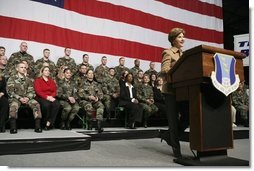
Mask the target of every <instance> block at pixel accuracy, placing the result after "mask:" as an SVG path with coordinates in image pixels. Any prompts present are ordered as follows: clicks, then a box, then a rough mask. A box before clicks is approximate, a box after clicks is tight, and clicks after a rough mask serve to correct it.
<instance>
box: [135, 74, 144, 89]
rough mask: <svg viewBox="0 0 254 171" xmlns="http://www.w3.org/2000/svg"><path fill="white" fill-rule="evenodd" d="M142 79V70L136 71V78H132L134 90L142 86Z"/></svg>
mask: <svg viewBox="0 0 254 171" xmlns="http://www.w3.org/2000/svg"><path fill="white" fill-rule="evenodd" d="M143 77H144V72H143V71H142V70H140V71H138V74H137V77H134V86H135V87H136V88H137V87H138V86H140V85H142V84H143Z"/></svg>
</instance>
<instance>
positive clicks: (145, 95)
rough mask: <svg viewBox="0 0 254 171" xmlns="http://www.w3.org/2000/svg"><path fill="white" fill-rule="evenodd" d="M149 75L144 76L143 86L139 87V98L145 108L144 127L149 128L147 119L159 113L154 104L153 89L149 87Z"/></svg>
mask: <svg viewBox="0 0 254 171" xmlns="http://www.w3.org/2000/svg"><path fill="white" fill-rule="evenodd" d="M149 81H150V80H149V75H146V74H145V75H144V77H143V84H141V85H139V86H138V87H137V98H138V100H139V102H140V104H141V105H142V106H143V108H144V122H143V124H144V127H145V128H146V127H147V119H148V118H149V116H151V115H152V114H154V113H155V112H157V111H158V108H157V106H156V105H155V104H154V98H153V89H152V87H151V86H150V85H149Z"/></svg>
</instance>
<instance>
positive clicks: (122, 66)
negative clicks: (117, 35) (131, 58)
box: [115, 57, 130, 80]
mask: <svg viewBox="0 0 254 171" xmlns="http://www.w3.org/2000/svg"><path fill="white" fill-rule="evenodd" d="M124 71H128V72H130V70H129V68H127V67H126V66H125V57H120V58H119V65H118V66H116V67H115V72H116V76H115V77H116V79H118V80H119V79H120V77H121V74H122V73H123V72H124Z"/></svg>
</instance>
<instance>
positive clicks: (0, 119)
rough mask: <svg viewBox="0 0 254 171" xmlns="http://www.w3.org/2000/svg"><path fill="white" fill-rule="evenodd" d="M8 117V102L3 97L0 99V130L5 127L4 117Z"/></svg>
mask: <svg viewBox="0 0 254 171" xmlns="http://www.w3.org/2000/svg"><path fill="white" fill-rule="evenodd" d="M8 115H9V102H8V99H7V98H6V97H4V96H2V97H1V98H0V128H3V127H5V120H6V117H7V116H8Z"/></svg>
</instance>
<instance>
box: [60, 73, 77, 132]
mask: <svg viewBox="0 0 254 171" xmlns="http://www.w3.org/2000/svg"><path fill="white" fill-rule="evenodd" d="M71 77H72V73H71V70H70V69H69V68H66V69H65V70H64V79H62V80H59V81H58V89H57V97H58V99H59V100H60V104H61V105H62V106H63V111H62V116H61V118H62V122H61V129H67V130H70V129H71V126H70V123H71V121H72V120H73V119H74V117H75V115H76V114H77V113H78V111H79V105H78V102H77V100H78V96H77V89H76V83H75V81H74V80H73V79H71Z"/></svg>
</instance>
